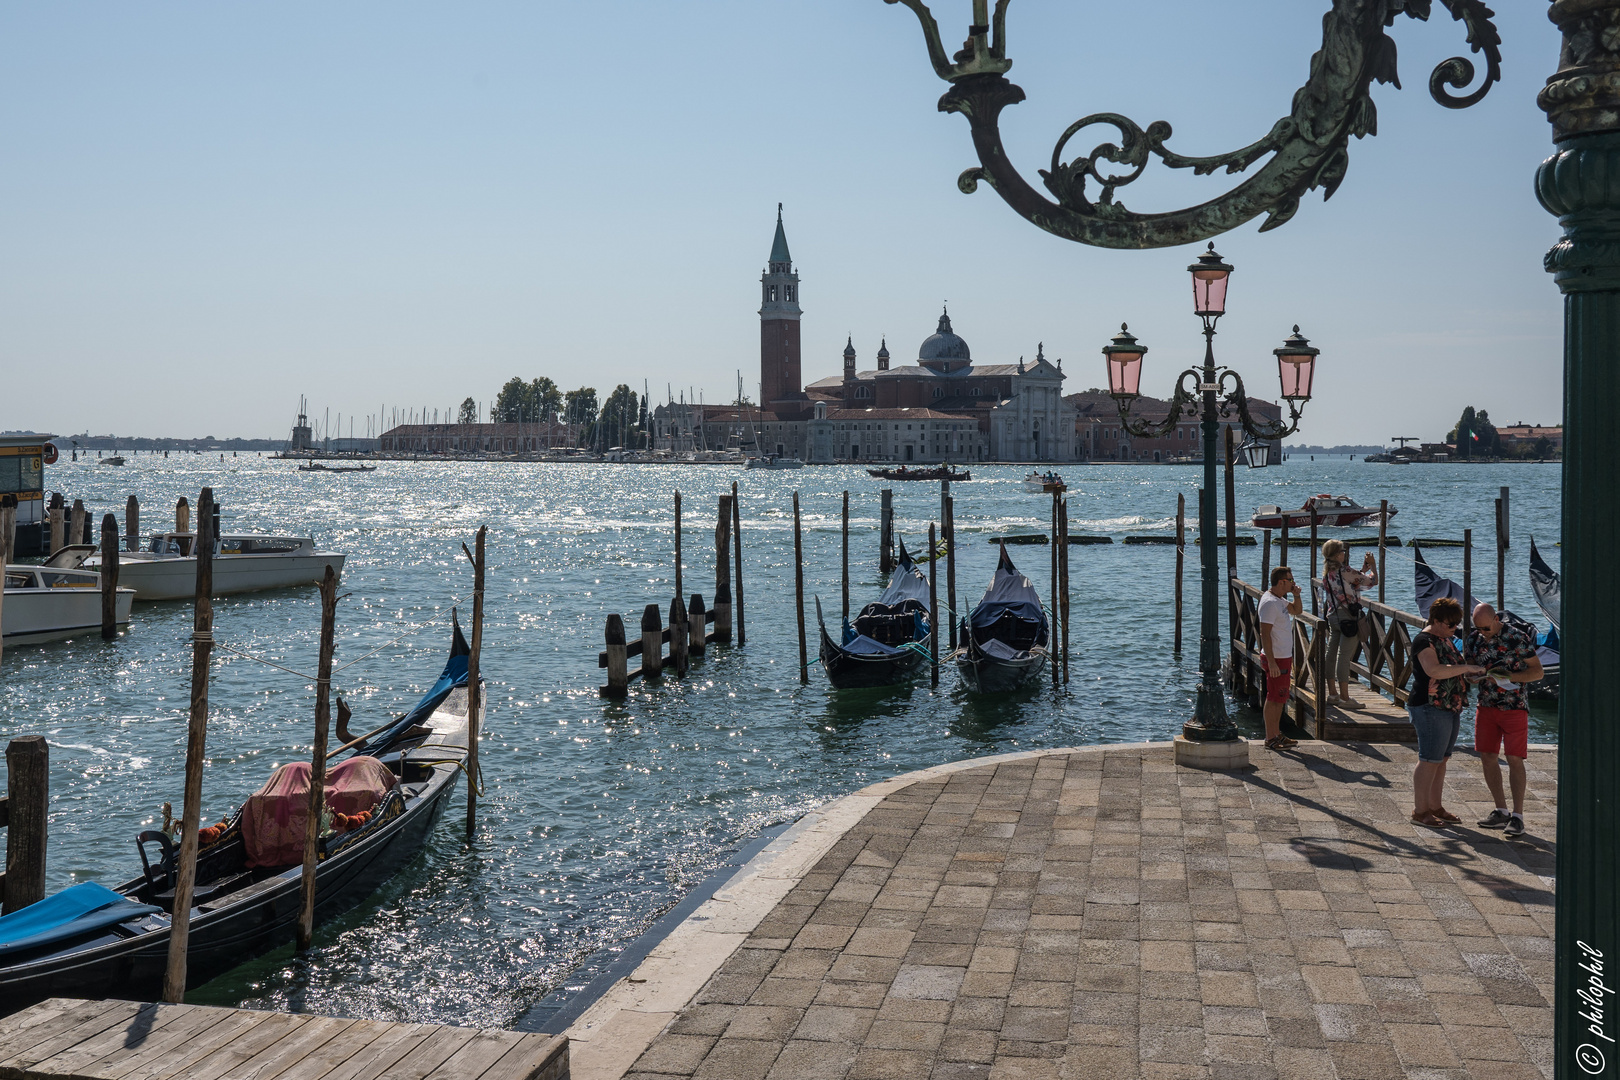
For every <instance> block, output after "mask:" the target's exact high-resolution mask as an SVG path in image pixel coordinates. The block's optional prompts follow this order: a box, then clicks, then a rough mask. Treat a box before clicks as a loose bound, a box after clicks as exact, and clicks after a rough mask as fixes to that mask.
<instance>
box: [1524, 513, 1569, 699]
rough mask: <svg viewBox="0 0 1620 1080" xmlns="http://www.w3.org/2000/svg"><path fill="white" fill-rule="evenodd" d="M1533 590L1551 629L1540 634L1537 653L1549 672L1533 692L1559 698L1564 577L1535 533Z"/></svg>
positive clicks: (1542, 667)
mask: <svg viewBox="0 0 1620 1080" xmlns="http://www.w3.org/2000/svg"><path fill="white" fill-rule="evenodd" d="M1530 591H1531V592H1533V593H1535V596H1536V606H1537V607H1538V608H1540V609H1541V613H1542V614H1543V615H1545V616H1547V632H1546V633H1545V634H1537V635H1536V655H1537V656H1539V657H1541V670H1542V671H1543V672H1545V674H1544V675H1543V676H1542V677H1541V678H1540V679H1537V680H1536V681H1535V682H1533V683H1531V684H1530V693H1531V694H1532V695H1533V696H1535V697H1557V696H1558V662H1559V650H1560V648H1561V646H1562V643H1561V642H1560V641H1559V639H1558V635H1559V633H1560V631H1562V630H1563V628H1564V578H1563V575H1562V574H1560V573H1559V572H1558V571H1556V570H1554V569H1553V568H1552V567H1550V566H1548V565H1547V561H1546V560H1545V559H1543V558H1542V557H1541V552H1539V551H1537V550H1536V538H1535V537H1533V536H1532V537H1531V538H1530Z"/></svg>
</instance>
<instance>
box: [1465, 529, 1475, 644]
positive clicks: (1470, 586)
mask: <svg viewBox="0 0 1620 1080" xmlns="http://www.w3.org/2000/svg"><path fill="white" fill-rule="evenodd" d="M1462 628H1463V632H1464V635H1465V636H1464V638H1463V640H1464V641H1466V640H1468V639H1467V636H1466V634H1467V631H1469V630H1472V629H1473V628H1474V530H1473V529H1464V530H1463V625H1462Z"/></svg>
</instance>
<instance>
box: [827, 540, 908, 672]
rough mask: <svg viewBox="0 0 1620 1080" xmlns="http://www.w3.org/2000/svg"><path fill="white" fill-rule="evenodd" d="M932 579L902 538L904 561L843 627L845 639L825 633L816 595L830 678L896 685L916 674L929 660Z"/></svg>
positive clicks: (902, 559) (901, 560) (901, 559)
mask: <svg viewBox="0 0 1620 1080" xmlns="http://www.w3.org/2000/svg"><path fill="white" fill-rule="evenodd" d="M928 620H929V610H928V579H927V578H925V577H923V576H922V572H921V571H919V570H918V569H917V566H916V563H914V562H913V561H912V558H911V553H910V552H908V551H907V550H906V544H905V541H904V540H902V541H900V565H899V566H898V567H897V568H896V569H895V572H894V577H893V579H892V580H891V581H890V582H889V587H888V588H886V589H884V590H883V594H882V595H881V596H879V597H878V598H877V600H876V602H874V603H871V604H867V605H866V606H865V607H864V608H862V609H861V611H860V614H858V615H856V616H855V621H854V624H853V625H851V624H845V625H844V626H843V627H842V634H841V637H842V638H843V640H842V642H835V641H834V640H833V639H832V636H831V635H830V634H828V633H827V621H826V619H824V618H823V617H822V614H821V597H819V596H818V597H816V622H817V624H818V625H819V626H820V628H821V666H822V667H823V668H825V669H826V670H827V681H828V682H830V683H832V684H833V685H834V686H835V687H838V688H839V689H841V690H844V689H853V688H855V687H872V686H896V685H898V684H900V683H903V682H906V681H907V680H909V679H912V678H915V677H916V675H917V673H918V672H920V671H921V670H922V669H923V667H924V666H925V665H926V664H927V663H928V660H929V654H928V644H927V643H928V631H929V622H928Z"/></svg>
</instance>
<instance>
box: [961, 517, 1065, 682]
mask: <svg viewBox="0 0 1620 1080" xmlns="http://www.w3.org/2000/svg"><path fill="white" fill-rule="evenodd" d="M960 638H961V641H962V645H961V647H960V648H958V649H957V650H956V652H955V653H953V654H952V656H953V658H954V659H955V660H956V670H957V672H958V673H959V674H960V675H961V676H962V682H963V684H964V685H966V687H967V688H968V689H969V690H971V691H973V692H974V693H978V694H1004V693H1008V692H1010V691H1013V690H1017V689H1019V688H1020V687H1023V686H1026V685H1028V684H1029V683H1030V682H1031V681H1033V680H1034V679H1035V678H1036V677H1037V676H1038V675H1040V673H1041V669H1042V668H1044V667H1045V666H1046V659H1047V655H1048V649H1047V642H1048V640H1049V627H1048V625H1047V621H1046V609H1045V608H1044V607H1042V606H1041V595H1040V593H1038V592H1036V591H1035V586H1034V585H1033V584H1031V583H1030V580H1029V578H1027V577H1025V576H1024V575H1022V574H1020V573H1019V572H1018V569H1017V567H1015V566H1013V562H1012V559H1011V557H1009V556H1008V554H1007V545H1006V544H1002V545H1001V558H1000V560H999V561H998V562H997V563H996V572H995V575H994V576H993V577H991V579H990V587H989V588H988V589H986V590H985V591H984V598H983V599H982V600H980V601H979V606H978V607H976V608H974V609H973V613H972V614H971V615H969V616H968V617H967V618H965V619H963V620H962V629H961V634H960Z"/></svg>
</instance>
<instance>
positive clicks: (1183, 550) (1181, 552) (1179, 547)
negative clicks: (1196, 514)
mask: <svg viewBox="0 0 1620 1080" xmlns="http://www.w3.org/2000/svg"><path fill="white" fill-rule="evenodd" d="M1186 558H1187V496H1186V495H1184V494H1182V493H1181V492H1177V493H1176V643H1175V647H1174V650H1173V651H1175V652H1180V651H1181V574H1182V570H1183V563H1185V562H1186Z"/></svg>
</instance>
